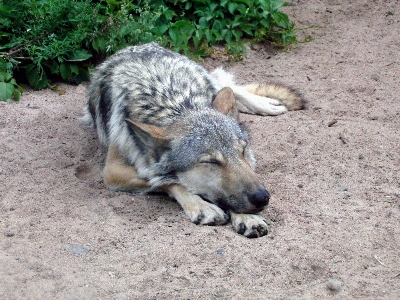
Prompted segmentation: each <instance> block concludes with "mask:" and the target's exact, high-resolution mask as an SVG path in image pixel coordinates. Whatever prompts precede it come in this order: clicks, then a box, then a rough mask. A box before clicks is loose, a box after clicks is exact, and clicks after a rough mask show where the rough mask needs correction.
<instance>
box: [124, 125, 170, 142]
mask: <svg viewBox="0 0 400 300" xmlns="http://www.w3.org/2000/svg"><path fill="white" fill-rule="evenodd" d="M125 121H126V122H127V123H128V125H129V126H130V128H131V129H132V130H133V132H134V133H135V134H136V136H137V137H138V138H139V139H140V140H141V141H142V142H143V144H145V145H146V146H147V147H149V148H151V149H154V150H155V149H158V148H165V147H168V144H169V139H168V133H167V132H166V131H165V130H164V129H162V128H161V127H158V126H155V125H151V124H145V123H140V122H135V121H132V120H130V119H125Z"/></svg>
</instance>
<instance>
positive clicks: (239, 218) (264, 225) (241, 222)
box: [231, 212, 269, 238]
mask: <svg viewBox="0 0 400 300" xmlns="http://www.w3.org/2000/svg"><path fill="white" fill-rule="evenodd" d="M231 220H232V226H233V229H234V230H235V231H236V232H237V233H239V234H242V235H244V236H245V237H247V238H258V237H262V236H264V235H267V234H268V231H269V224H268V222H267V220H265V219H264V218H263V217H261V216H259V215H252V214H236V213H232V212H231Z"/></svg>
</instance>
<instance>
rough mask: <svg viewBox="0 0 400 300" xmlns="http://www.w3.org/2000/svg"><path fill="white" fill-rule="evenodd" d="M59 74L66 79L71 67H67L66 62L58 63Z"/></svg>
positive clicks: (68, 76)
mask: <svg viewBox="0 0 400 300" xmlns="http://www.w3.org/2000/svg"><path fill="white" fill-rule="evenodd" d="M60 74H61V77H62V78H63V79H64V80H68V79H69V78H70V77H71V69H70V68H69V65H68V64H66V63H61V64H60Z"/></svg>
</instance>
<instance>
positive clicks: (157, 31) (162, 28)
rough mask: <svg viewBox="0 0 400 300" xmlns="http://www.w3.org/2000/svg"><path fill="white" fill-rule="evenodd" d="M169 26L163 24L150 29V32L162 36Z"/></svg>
mask: <svg viewBox="0 0 400 300" xmlns="http://www.w3.org/2000/svg"><path fill="white" fill-rule="evenodd" d="M168 28H169V24H163V25H160V26H158V27H155V28H153V29H152V32H153V33H154V34H155V35H157V36H162V35H163V34H164V33H165V32H166V31H167V30H168Z"/></svg>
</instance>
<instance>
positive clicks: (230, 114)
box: [128, 88, 269, 213]
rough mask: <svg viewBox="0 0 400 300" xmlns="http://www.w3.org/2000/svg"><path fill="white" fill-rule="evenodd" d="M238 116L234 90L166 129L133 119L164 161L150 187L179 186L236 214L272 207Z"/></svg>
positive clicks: (133, 125) (139, 133) (156, 168)
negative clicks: (256, 171)
mask: <svg viewBox="0 0 400 300" xmlns="http://www.w3.org/2000/svg"><path fill="white" fill-rule="evenodd" d="M237 114H238V113H237V110H236V105H235V99H234V97H233V93H232V90H231V89H229V88H224V89H222V90H221V91H220V92H219V93H218V94H217V96H216V98H215V99H214V101H213V103H212V108H204V109H202V110H201V111H188V114H187V115H186V116H183V117H182V118H181V119H179V120H177V121H176V122H175V123H174V124H173V125H172V126H170V127H169V128H167V129H166V130H164V129H162V128H159V127H157V126H154V125H148V124H142V123H136V122H133V121H129V120H128V122H129V123H130V124H131V128H132V129H133V131H134V132H135V133H136V135H137V136H138V137H139V138H140V139H141V140H142V142H143V143H144V144H145V145H146V146H147V147H150V148H151V149H152V150H153V151H154V153H155V155H157V156H158V157H159V159H158V163H156V164H155V166H154V171H155V173H156V174H155V177H154V178H153V179H151V180H150V184H153V185H154V186H160V185H165V184H171V183H178V184H180V185H182V186H184V187H185V188H186V189H188V190H189V191H190V192H191V193H193V194H196V195H199V196H201V197H202V198H203V199H205V200H207V201H209V202H212V203H215V204H216V205H218V206H219V207H221V208H223V209H224V210H230V211H233V212H236V213H255V212H259V211H261V210H262V209H263V208H264V207H265V206H266V205H267V204H268V201H269V193H268V192H267V190H266V189H265V188H264V186H263V184H262V183H261V182H260V181H259V179H258V178H257V175H256V174H255V172H254V168H255V159H254V155H253V152H252V150H251V149H250V145H249V139H248V134H247V132H246V130H245V129H244V127H242V126H241V125H240V124H239V122H238V121H237Z"/></svg>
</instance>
